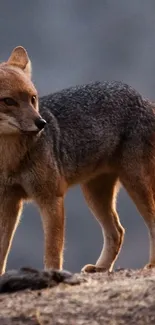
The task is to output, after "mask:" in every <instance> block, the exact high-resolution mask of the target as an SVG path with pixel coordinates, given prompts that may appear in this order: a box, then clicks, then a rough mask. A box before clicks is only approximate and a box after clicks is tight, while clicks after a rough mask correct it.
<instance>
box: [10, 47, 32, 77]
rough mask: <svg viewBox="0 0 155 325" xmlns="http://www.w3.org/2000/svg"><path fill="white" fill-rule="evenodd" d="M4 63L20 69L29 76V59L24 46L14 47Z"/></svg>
mask: <svg viewBox="0 0 155 325" xmlns="http://www.w3.org/2000/svg"><path fill="white" fill-rule="evenodd" d="M6 63H7V64H9V65H14V66H16V67H18V68H20V69H22V70H23V71H24V72H25V73H26V74H27V75H28V77H30V78H31V72H32V70H31V61H30V59H29V57H28V54H27V51H26V50H25V49H24V47H22V46H17V47H15V49H14V50H13V51H12V53H11V55H10V57H9V59H8V61H7V62H6Z"/></svg>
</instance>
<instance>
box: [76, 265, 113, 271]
mask: <svg viewBox="0 0 155 325" xmlns="http://www.w3.org/2000/svg"><path fill="white" fill-rule="evenodd" d="M106 271H107V269H105V268H102V267H98V266H96V265H93V264H87V265H85V266H84V267H83V268H82V270H81V272H85V273H96V272H106Z"/></svg>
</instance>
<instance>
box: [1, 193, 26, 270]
mask: <svg viewBox="0 0 155 325" xmlns="http://www.w3.org/2000/svg"><path fill="white" fill-rule="evenodd" d="M0 202H1V204H0V275H1V274H3V273H4V272H5V269H6V263H7V258H8V254H9V251H10V248H11V244H12V240H13V236H14V233H15V230H16V228H17V226H18V222H19V217H20V214H21V210H22V205H23V204H22V201H21V200H20V199H19V197H18V195H16V191H14V190H12V191H11V193H10V191H9V192H7V191H5V193H4V194H3V195H0Z"/></svg>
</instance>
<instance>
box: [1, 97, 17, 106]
mask: <svg viewBox="0 0 155 325" xmlns="http://www.w3.org/2000/svg"><path fill="white" fill-rule="evenodd" d="M2 100H3V102H4V103H5V104H6V105H7V106H16V105H17V102H16V101H15V100H14V99H13V98H11V97H6V98H3V99H2Z"/></svg>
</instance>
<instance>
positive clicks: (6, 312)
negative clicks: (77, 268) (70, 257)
mask: <svg viewBox="0 0 155 325" xmlns="http://www.w3.org/2000/svg"><path fill="white" fill-rule="evenodd" d="M75 277H77V278H78V279H79V280H80V281H81V283H80V284H77V285H68V284H64V283H61V284H59V285H58V286H56V287H54V288H50V289H49V288H48V289H42V290H39V291H38V290H37V291H30V290H26V291H20V292H16V293H12V294H1V295H0V325H62V324H64V325H98V324H103V325H147V324H148V325H155V270H154V271H153V270H139V271H132V270H119V271H117V272H113V273H111V274H108V273H102V274H101V273H98V274H97V273H96V274H90V275H87V274H76V275H75Z"/></svg>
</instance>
